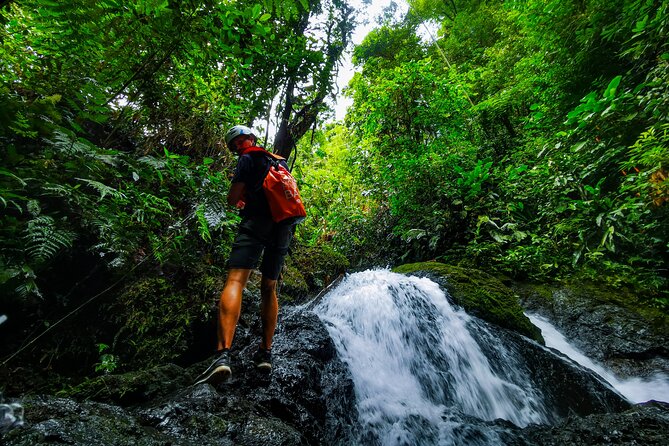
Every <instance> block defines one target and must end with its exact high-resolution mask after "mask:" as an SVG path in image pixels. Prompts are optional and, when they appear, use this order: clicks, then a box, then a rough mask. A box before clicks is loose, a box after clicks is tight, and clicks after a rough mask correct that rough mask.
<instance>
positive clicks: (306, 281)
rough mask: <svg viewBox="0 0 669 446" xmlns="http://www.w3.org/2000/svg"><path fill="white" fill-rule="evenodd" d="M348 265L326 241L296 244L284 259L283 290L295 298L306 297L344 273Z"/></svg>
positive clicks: (344, 258)
mask: <svg viewBox="0 0 669 446" xmlns="http://www.w3.org/2000/svg"><path fill="white" fill-rule="evenodd" d="M348 265H349V263H348V260H347V259H346V257H345V256H344V255H342V254H341V253H339V252H337V251H335V250H334V249H332V247H331V246H330V245H328V244H326V243H322V244H317V245H314V246H306V245H299V244H298V245H297V246H296V248H295V250H294V251H293V253H292V254H291V255H290V257H289V258H288V259H287V261H286V268H285V269H284V273H283V280H284V283H283V292H285V293H286V294H288V295H290V296H291V297H293V298H295V299H299V298H303V297H306V296H307V294H308V293H309V292H315V291H318V290H320V289H321V288H323V287H324V286H326V285H327V284H329V283H330V282H331V281H332V280H334V279H335V278H336V277H337V276H338V275H340V274H342V273H344V272H345V271H346V269H347V268H348Z"/></svg>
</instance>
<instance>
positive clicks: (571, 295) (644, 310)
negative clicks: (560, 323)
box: [513, 279, 669, 336]
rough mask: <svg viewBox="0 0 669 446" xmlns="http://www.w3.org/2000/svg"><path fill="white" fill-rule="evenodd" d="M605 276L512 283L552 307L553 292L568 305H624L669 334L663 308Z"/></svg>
mask: <svg viewBox="0 0 669 446" xmlns="http://www.w3.org/2000/svg"><path fill="white" fill-rule="evenodd" d="M606 282H607V281H605V280H603V281H602V282H601V283H595V282H593V281H591V280H583V279H570V280H565V281H562V282H557V283H553V284H535V283H522V284H514V285H513V290H514V291H515V292H517V293H519V294H520V295H521V296H522V298H523V299H527V300H529V301H530V302H535V303H538V304H539V306H541V307H548V308H550V307H552V306H553V300H554V296H555V295H556V293H559V295H560V296H561V298H562V299H566V300H567V302H568V303H567V305H570V306H571V305H575V304H576V303H583V302H589V305H591V306H592V308H593V309H594V308H595V307H596V306H598V305H611V306H615V307H619V308H622V309H624V310H625V311H626V312H628V313H630V314H634V315H637V316H639V317H640V318H641V319H643V320H645V321H647V322H648V325H649V326H650V327H651V328H652V329H653V331H654V332H656V333H658V334H663V335H665V336H666V335H669V315H667V314H666V313H665V312H664V311H663V309H662V308H658V307H654V306H652V305H650V304H649V303H650V301H649V300H648V299H644V298H643V296H641V297H640V296H639V295H638V294H637V292H635V291H631V290H629V289H625V288H618V287H615V288H614V287H611V286H608V285H606Z"/></svg>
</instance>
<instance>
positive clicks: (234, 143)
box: [195, 125, 294, 384]
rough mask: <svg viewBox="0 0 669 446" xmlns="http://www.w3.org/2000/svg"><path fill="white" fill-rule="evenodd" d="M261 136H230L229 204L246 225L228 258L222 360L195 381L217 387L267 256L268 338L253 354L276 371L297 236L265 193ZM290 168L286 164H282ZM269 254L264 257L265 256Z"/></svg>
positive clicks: (263, 308)
mask: <svg viewBox="0 0 669 446" xmlns="http://www.w3.org/2000/svg"><path fill="white" fill-rule="evenodd" d="M256 141H257V136H256V135H255V133H254V132H253V130H251V129H250V128H249V127H246V126H242V125H237V126H234V127H232V128H231V129H230V130H229V131H228V132H227V133H226V135H225V142H226V144H227V145H228V148H229V149H230V150H231V151H232V152H234V153H236V154H237V155H238V156H239V159H238V161H237V167H236V168H235V173H234V177H233V179H232V184H231V186H230V191H229V192H228V199H227V201H228V204H230V205H232V206H237V207H238V208H240V209H241V211H240V215H241V216H242V221H241V223H240V225H239V228H238V231H237V236H236V238H235V242H234V243H233V245H232V251H231V253H230V259H229V260H228V278H227V281H226V283H225V288H224V289H223V292H222V293H221V298H220V302H219V317H218V333H217V334H218V350H219V352H220V356H219V357H218V358H217V359H216V360H215V361H214V362H213V363H212V364H211V365H210V366H209V367H208V368H207V370H205V371H204V373H203V374H202V375H200V376H199V377H198V378H197V380H196V381H195V383H196V384H199V383H204V382H208V383H217V382H220V381H223V380H225V379H227V378H228V377H229V376H230V374H231V373H232V371H231V368H230V355H229V351H230V347H231V346H232V339H233V337H234V335H235V329H236V327H237V322H238V320H239V314H240V312H241V304H242V291H243V290H244V287H245V286H246V283H247V281H248V279H249V276H250V275H251V271H252V270H253V269H254V268H256V266H257V264H258V260H259V259H260V256H261V255H262V264H261V266H260V272H261V273H262V278H261V282H260V293H261V303H260V318H261V321H262V339H261V340H260V345H259V347H258V350H257V351H256V353H255V354H254V355H253V361H254V363H255V365H256V367H257V368H259V369H261V370H264V371H270V370H271V368H272V354H271V348H272V338H273V337H274V330H275V328H276V322H277V316H278V312H279V305H278V299H277V294H276V284H277V279H278V278H279V272H280V271H281V267H282V266H283V262H284V259H285V256H286V254H287V253H288V245H289V244H290V240H291V237H292V233H293V226H294V224H293V222H292V221H290V220H288V221H286V222H280V223H275V222H274V221H273V220H272V216H271V213H270V209H269V205H268V203H267V198H266V197H265V194H264V192H263V189H262V184H263V180H264V178H265V175H266V174H267V172H268V170H269V167H270V164H269V163H270V162H269V160H268V157H267V155H266V154H265V152H264V151H263V150H261V149H260V148H258V147H257V146H256ZM279 162H280V163H282V165H283V166H284V167H285V168H288V166H287V165H286V163H285V161H283V160H281V161H279ZM263 251H264V255H263Z"/></svg>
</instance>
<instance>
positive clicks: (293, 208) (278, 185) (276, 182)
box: [244, 147, 307, 223]
mask: <svg viewBox="0 0 669 446" xmlns="http://www.w3.org/2000/svg"><path fill="white" fill-rule="evenodd" d="M249 152H257V153H260V152H262V153H264V154H265V155H267V158H268V161H269V165H270V166H269V170H268V171H267V174H266V175H265V179H264V180H263V183H262V188H263V191H264V192H265V197H267V203H269V210H270V212H271V214H272V220H274V221H275V222H277V223H278V222H281V221H284V220H287V219H289V218H292V219H293V221H294V222H295V223H299V222H301V221H302V220H304V218H305V217H306V216H307V212H306V210H305V209H304V204H303V203H302V198H301V197H300V191H298V190H297V182H296V181H295V178H293V176H292V175H291V174H290V172H289V171H288V169H286V168H285V167H283V166H282V165H281V163H280V161H285V158H283V157H281V156H279V155H275V154H274V153H270V152H268V151H266V150H264V149H262V148H260V147H252V148H250V149H246V150H245V151H244V153H249Z"/></svg>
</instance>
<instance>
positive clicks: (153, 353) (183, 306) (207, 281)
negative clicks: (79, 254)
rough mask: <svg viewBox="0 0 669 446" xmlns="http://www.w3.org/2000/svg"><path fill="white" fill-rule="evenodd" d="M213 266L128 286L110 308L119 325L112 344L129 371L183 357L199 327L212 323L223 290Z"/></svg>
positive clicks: (221, 280) (218, 274)
mask: <svg viewBox="0 0 669 446" xmlns="http://www.w3.org/2000/svg"><path fill="white" fill-rule="evenodd" d="M223 285H224V282H223V277H222V275H221V274H220V271H219V270H218V269H216V268H214V267H210V268H206V267H202V268H200V269H196V270H192V271H187V272H182V273H181V274H180V275H177V274H175V275H173V276H171V277H166V276H161V277H145V278H142V279H140V280H138V281H136V282H134V283H131V284H129V285H128V286H127V287H126V288H125V289H124V290H123V292H122V293H121V294H120V295H119V296H118V298H117V299H116V301H115V303H114V304H113V305H112V306H111V307H110V308H109V314H110V315H111V318H112V320H113V321H114V322H115V323H116V324H117V325H118V326H119V327H120V328H119V330H118V331H117V333H116V334H115V336H114V342H113V345H112V348H113V352H114V354H118V355H119V356H120V358H121V361H120V365H121V366H122V367H123V368H125V369H126V370H129V369H134V368H138V367H153V366H157V365H160V364H164V363H165V362H166V361H173V360H175V359H177V358H179V357H180V356H181V355H182V354H184V353H185V352H186V351H187V350H188V349H189V346H190V344H191V341H192V339H193V327H195V326H196V325H197V324H196V323H207V322H208V321H209V320H210V318H211V309H212V308H213V306H215V304H216V302H218V295H219V293H220V292H221V290H222V289H223Z"/></svg>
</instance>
